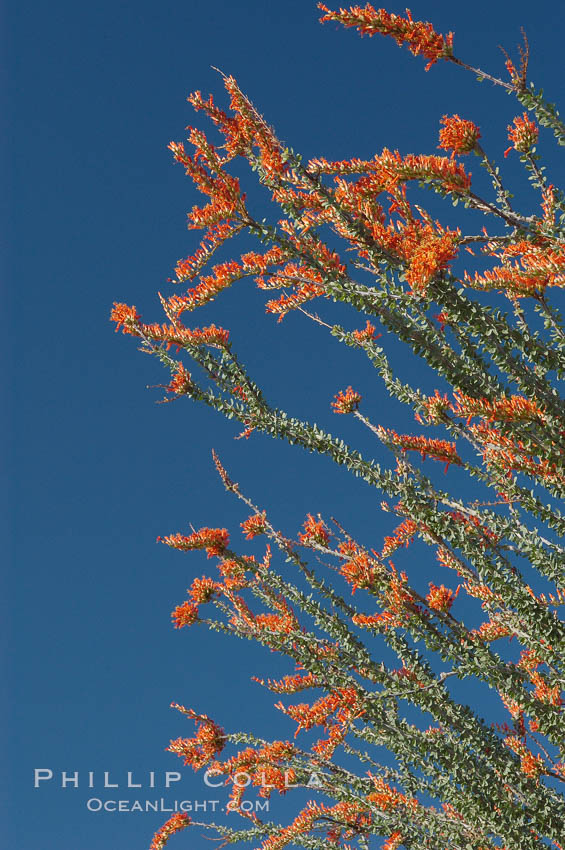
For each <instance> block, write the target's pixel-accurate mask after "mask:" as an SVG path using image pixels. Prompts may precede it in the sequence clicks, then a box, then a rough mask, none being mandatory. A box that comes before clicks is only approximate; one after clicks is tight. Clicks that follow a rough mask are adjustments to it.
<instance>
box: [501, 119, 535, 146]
mask: <svg viewBox="0 0 565 850" xmlns="http://www.w3.org/2000/svg"><path fill="white" fill-rule="evenodd" d="M538 135H539V128H538V126H537V124H536V123H535V122H534V121H530V119H529V118H528V113H527V112H524V114H523V115H522V117H520V116H518V117H517V118H515V119H514V122H513V123H512V124H510V125H509V127H508V138H509V140H510V141H511V142H512V145H511V146H510V147H509V148H507V150H506V151H505V152H504V156H508V154H509V153H510V151H511V150H512V148H514V150H516V151H518V153H529V151H530V150H531V149H532V148H533V147H534V145H535V144H536V143H537V140H538Z"/></svg>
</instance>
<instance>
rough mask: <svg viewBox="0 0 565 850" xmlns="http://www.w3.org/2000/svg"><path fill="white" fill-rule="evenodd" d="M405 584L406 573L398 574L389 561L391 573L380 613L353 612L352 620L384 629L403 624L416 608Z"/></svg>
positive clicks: (363, 625)
mask: <svg viewBox="0 0 565 850" xmlns="http://www.w3.org/2000/svg"><path fill="white" fill-rule="evenodd" d="M407 585H408V578H407V576H406V573H400V575H398V573H397V571H396V569H395V567H394V564H392V562H391V574H390V577H389V584H388V587H387V589H386V591H385V593H384V608H383V611H382V613H381V614H354V615H353V617H352V620H353V622H354V623H355V624H356V625H357V626H360V627H361V628H373V627H380V626H384V628H385V630H386V629H389V628H391V627H397V626H403V625H405V624H406V620H407V619H408V618H409V617H411V616H412V615H413V614H414V613H415V611H417V610H418V609H417V606H416V605H415V604H414V602H413V597H412V594H411V593H410V590H409V589H408V587H407Z"/></svg>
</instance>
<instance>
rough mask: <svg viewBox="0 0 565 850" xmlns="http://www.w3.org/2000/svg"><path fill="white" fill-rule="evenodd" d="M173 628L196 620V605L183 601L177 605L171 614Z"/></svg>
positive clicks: (179, 627) (187, 624) (180, 627)
mask: <svg viewBox="0 0 565 850" xmlns="http://www.w3.org/2000/svg"><path fill="white" fill-rule="evenodd" d="M171 618H172V620H173V623H174V626H175V629H182V628H183V627H184V626H192V625H193V623H195V622H196V621H197V620H198V605H194V604H193V603H192V602H188V601H187V602H183V603H182V605H178V606H177V607H176V608H175V610H174V611H173V612H172V614H171Z"/></svg>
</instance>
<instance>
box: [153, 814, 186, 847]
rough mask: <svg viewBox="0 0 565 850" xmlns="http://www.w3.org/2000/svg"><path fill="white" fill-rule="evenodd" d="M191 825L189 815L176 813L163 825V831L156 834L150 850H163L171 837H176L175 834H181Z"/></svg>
mask: <svg viewBox="0 0 565 850" xmlns="http://www.w3.org/2000/svg"><path fill="white" fill-rule="evenodd" d="M189 824H190V816H189V815H187V814H182V813H181V812H175V814H174V815H173V816H172V817H170V818H169V820H168V821H167V822H166V823H164V824H163V826H162V827H161V829H160V830H159V831H158V832H156V833H155V835H154V836H153V841H152V842H151V846H150V848H149V850H163V847H164V846H165V844H166V843H167V841H168V840H169V838H170V837H171V835H174V834H175V832H180V831H181V830H182V829H186V827H187V826H189Z"/></svg>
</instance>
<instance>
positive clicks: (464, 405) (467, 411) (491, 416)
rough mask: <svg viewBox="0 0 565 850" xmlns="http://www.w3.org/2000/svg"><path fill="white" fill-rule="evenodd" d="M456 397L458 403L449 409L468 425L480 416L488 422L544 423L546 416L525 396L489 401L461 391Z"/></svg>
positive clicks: (457, 391)
mask: <svg viewBox="0 0 565 850" xmlns="http://www.w3.org/2000/svg"><path fill="white" fill-rule="evenodd" d="M436 392H437V391H436ZM454 395H455V398H456V401H457V403H456V404H451V405H449V409H450V410H451V412H452V413H453V414H454V415H455V416H460V417H462V418H463V419H465V418H466V419H467V424H469V422H470V421H471V419H472V418H473V417H474V416H480V417H481V418H482V419H486V420H487V422H529V421H532V420H534V421H538V422H539V421H541V422H543V421H544V414H543V411H542V410H541V408H540V407H539V405H538V404H536V402H535V401H531V400H530V399H528V398H524V397H523V396H518V395H513V396H510V398H498V399H495V400H494V401H488V399H486V398H472V397H471V396H467V395H463V393H462V392H461V391H460V390H456V392H455V393H454Z"/></svg>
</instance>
